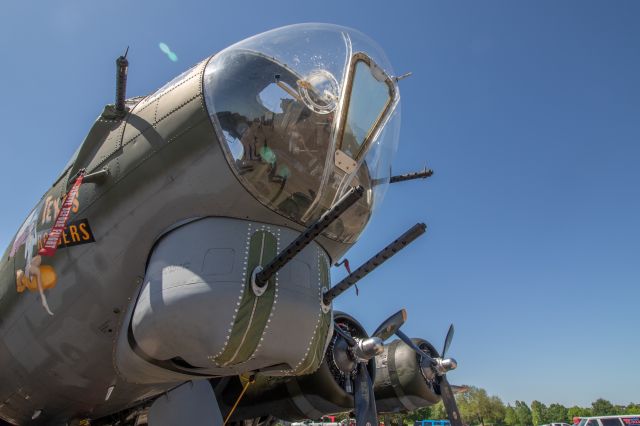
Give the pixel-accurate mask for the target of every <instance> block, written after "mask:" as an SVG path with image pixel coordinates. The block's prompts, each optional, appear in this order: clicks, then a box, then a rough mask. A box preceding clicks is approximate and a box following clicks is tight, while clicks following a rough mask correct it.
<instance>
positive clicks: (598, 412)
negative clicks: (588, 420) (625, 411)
mask: <svg viewBox="0 0 640 426" xmlns="http://www.w3.org/2000/svg"><path fill="white" fill-rule="evenodd" d="M591 411H592V413H593V415H594V416H611V415H614V414H617V410H616V408H615V407H614V406H613V404H612V403H610V402H609V401H607V400H606V399H602V398H598V399H596V400H595V401H593V402H592V403H591Z"/></svg>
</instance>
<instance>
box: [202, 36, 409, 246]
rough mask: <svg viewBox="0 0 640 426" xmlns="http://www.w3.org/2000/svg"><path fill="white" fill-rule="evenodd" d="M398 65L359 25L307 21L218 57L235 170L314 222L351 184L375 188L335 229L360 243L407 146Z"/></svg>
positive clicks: (266, 197)
mask: <svg viewBox="0 0 640 426" xmlns="http://www.w3.org/2000/svg"><path fill="white" fill-rule="evenodd" d="M354 51H355V52H356V53H353V52H354ZM390 72H391V70H390V67H389V65H388V63H387V61H386V58H385V57H384V54H383V53H382V52H381V51H380V49H379V48H378V47H377V46H376V45H375V44H374V43H373V42H372V41H371V40H369V39H368V38H366V37H365V36H364V35H362V34H360V33H358V32H357V31H353V30H351V29H347V28H343V27H338V26H334V25H326V24H302V25H293V26H290V27H284V28H279V29H276V30H272V31H269V32H267V33H263V34H259V35H257V36H254V37H252V38H249V39H247V40H244V41H242V42H240V43H238V44H236V45H233V46H231V47H229V48H227V49H225V50H223V51H222V52H220V53H218V54H217V55H215V56H214V57H212V58H211V60H210V61H209V63H208V64H207V68H206V71H205V77H204V92H205V99H206V104H207V108H208V111H209V114H210V116H211V119H212V122H213V124H214V127H215V128H216V132H217V133H218V137H219V138H220V140H221V142H222V145H223V146H224V148H225V154H226V156H227V159H228V160H229V163H230V164H231V166H232V169H233V170H234V172H235V173H236V175H237V176H238V178H239V180H240V181H241V182H242V184H243V185H244V186H245V187H246V188H247V190H249V191H250V192H251V193H252V194H253V195H254V196H255V197H256V198H257V199H258V200H259V201H261V202H262V203H263V204H265V205H266V206H268V207H269V208H271V209H273V210H275V211H277V212H278V213H280V214H282V215H284V216H286V217H288V218H291V219H292V220H294V221H296V222H298V223H300V224H302V225H308V224H309V223H311V222H312V221H313V220H315V219H317V218H318V217H319V216H320V215H321V214H322V213H324V212H325V211H326V210H327V209H328V208H330V207H331V205H332V204H333V203H334V202H335V201H336V200H337V199H338V198H339V197H340V196H341V195H342V194H343V193H344V192H345V191H347V190H348V189H349V188H350V187H352V186H356V185H362V186H363V187H364V188H365V190H366V195H365V197H363V198H362V199H361V200H360V201H359V202H358V203H356V205H354V206H352V207H351V208H350V209H349V210H348V211H347V212H346V213H345V214H343V215H342V216H341V217H340V219H339V220H338V221H336V222H334V224H333V225H332V226H331V227H330V228H329V229H328V230H327V231H326V232H325V234H326V235H327V236H328V237H330V238H333V239H336V240H338V241H343V242H353V241H355V240H356V239H357V237H358V235H359V234H360V232H361V231H362V230H363V229H364V226H365V225H366V223H367V222H368V220H369V218H370V216H371V213H372V211H373V208H374V203H377V202H379V201H380V199H381V197H382V195H383V193H384V190H385V189H386V186H387V183H388V179H389V165H390V161H391V157H392V156H393V154H394V153H395V148H396V145H397V136H398V134H397V133H398V132H397V128H398V127H397V124H398V121H399V117H398V115H399V114H398V111H397V108H396V107H397V105H398V100H399V93H398V90H397V86H396V84H395V82H394V81H393V80H392V79H391V78H390V77H389V75H390V74H389V73H390ZM394 112H395V114H394ZM363 165H364V166H363Z"/></svg>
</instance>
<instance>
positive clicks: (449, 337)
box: [440, 324, 454, 358]
mask: <svg viewBox="0 0 640 426" xmlns="http://www.w3.org/2000/svg"><path fill="white" fill-rule="evenodd" d="M453 331H454V330H453V324H451V325H450V326H449V331H447V337H445V338H444V347H443V348H442V353H441V354H440V356H441V357H442V358H444V355H445V354H446V353H447V351H448V350H449V346H451V340H453Z"/></svg>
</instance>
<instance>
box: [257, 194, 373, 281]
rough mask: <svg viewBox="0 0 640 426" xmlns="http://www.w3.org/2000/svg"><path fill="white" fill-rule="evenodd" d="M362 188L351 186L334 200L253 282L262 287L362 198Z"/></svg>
mask: <svg viewBox="0 0 640 426" xmlns="http://www.w3.org/2000/svg"><path fill="white" fill-rule="evenodd" d="M363 194H364V188H363V187H362V186H358V187H357V188H351V189H350V190H349V192H347V193H346V194H345V195H344V196H343V197H342V198H340V199H339V200H338V202H336V203H335V204H334V205H333V207H331V209H329V210H328V211H327V212H325V214H323V215H322V216H320V218H319V219H318V220H316V221H315V222H314V223H313V224H312V225H310V226H309V227H308V228H307V229H305V230H304V232H302V234H300V235H299V236H298V238H296V239H295V240H293V242H291V244H289V245H288V246H287V248H285V249H284V250H283V251H281V252H280V253H278V255H277V256H276V257H275V258H274V259H273V260H272V261H271V262H269V263H268V264H267V265H265V267H264V268H263V269H262V271H260V272H259V273H257V274H256V278H255V282H256V284H257V285H258V286H259V287H264V286H265V285H266V284H267V283H268V282H269V279H270V278H271V277H272V276H273V275H275V273H276V272H278V271H279V270H280V269H282V268H283V267H284V265H286V264H287V263H288V262H289V261H290V260H291V259H293V258H294V257H295V255H297V254H298V253H300V251H302V249H303V248H305V247H306V246H307V245H309V243H311V241H313V240H314V239H315V238H316V237H317V236H318V235H320V233H321V232H322V231H324V230H325V229H326V228H327V227H328V226H329V225H331V224H332V223H333V222H334V221H335V220H336V219H337V218H338V217H340V215H341V214H342V213H344V212H345V211H346V210H347V209H348V208H349V207H351V206H352V205H353V204H354V203H355V202H356V201H358V200H359V199H360V198H362V195H363Z"/></svg>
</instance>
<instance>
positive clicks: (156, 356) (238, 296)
mask: <svg viewBox="0 0 640 426" xmlns="http://www.w3.org/2000/svg"><path fill="white" fill-rule="evenodd" d="M297 235H298V233H297V232H295V231H292V230H290V229H287V228H283V227H278V226H273V225H267V224H261V223H256V222H249V221H243V220H237V219H230V218H205V219H200V220H197V221H195V222H191V223H189V224H187V225H183V226H181V227H179V228H177V229H175V230H173V231H171V232H170V233H169V234H167V235H165V236H164V237H163V238H162V239H161V240H160V242H159V243H158V244H157V246H156V248H155V249H154V251H153V253H152V255H151V258H150V263H149V266H148V269H147V274H146V276H145V282H144V284H143V289H142V292H141V295H140V297H139V299H138V301H137V303H136V306H135V309H134V312H133V316H132V320H131V329H130V334H131V335H132V339H129V340H130V342H129V343H130V344H133V345H134V346H136V348H134V349H135V351H136V352H137V353H138V354H143V356H144V358H146V359H147V361H148V362H151V363H155V364H156V365H157V366H160V367H162V368H167V369H172V370H175V371H176V372H181V373H184V374H190V373H193V372H198V373H199V374H203V373H205V374H211V375H224V374H237V372H242V371H255V370H258V369H260V370H264V369H266V370H269V371H271V374H274V375H291V374H301V373H305V372H307V373H308V372H312V371H314V370H315V369H317V367H318V366H319V364H320V361H321V360H322V354H323V351H324V349H325V346H326V339H327V336H328V334H329V329H330V325H331V312H330V311H328V312H324V311H323V307H322V293H323V292H324V291H325V290H326V289H327V288H328V286H329V265H330V264H329V258H328V256H327V255H326V253H325V252H324V250H323V249H322V248H321V247H320V246H319V245H317V244H316V243H312V244H311V245H309V246H308V247H307V248H305V249H304V250H303V251H302V252H301V253H300V254H299V255H298V256H296V258H295V259H294V260H293V261H291V262H290V263H289V264H287V265H286V266H285V267H284V268H283V269H282V270H280V271H279V272H278V273H277V274H276V275H275V276H274V277H272V278H271V279H270V280H269V282H268V284H267V286H266V289H265V290H264V291H263V292H261V293H259V294H258V293H256V292H255V291H254V289H253V288H252V286H251V272H252V271H253V270H255V269H256V267H258V266H264V265H265V264H266V263H268V262H269V261H270V260H271V259H273V257H275V256H276V254H277V253H278V252H279V251H280V250H281V249H282V248H284V247H286V246H287V244H289V243H290V242H291V241H293V240H294V239H295V237H297ZM325 310H326V309H325Z"/></svg>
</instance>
